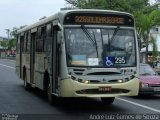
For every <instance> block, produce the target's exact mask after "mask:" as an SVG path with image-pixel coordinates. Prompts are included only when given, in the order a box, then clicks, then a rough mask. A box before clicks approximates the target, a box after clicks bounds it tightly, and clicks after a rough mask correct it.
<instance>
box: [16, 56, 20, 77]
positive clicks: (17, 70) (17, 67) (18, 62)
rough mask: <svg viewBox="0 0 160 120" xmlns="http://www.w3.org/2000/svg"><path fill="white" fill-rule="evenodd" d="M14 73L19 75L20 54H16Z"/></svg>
mask: <svg viewBox="0 0 160 120" xmlns="http://www.w3.org/2000/svg"><path fill="white" fill-rule="evenodd" d="M16 73H17V75H18V76H20V54H16Z"/></svg>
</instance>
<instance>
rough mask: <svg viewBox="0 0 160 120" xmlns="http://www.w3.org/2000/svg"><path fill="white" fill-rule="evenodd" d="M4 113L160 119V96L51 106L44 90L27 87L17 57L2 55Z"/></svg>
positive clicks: (21, 118) (24, 118)
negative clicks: (7, 57) (19, 74)
mask: <svg viewBox="0 0 160 120" xmlns="http://www.w3.org/2000/svg"><path fill="white" fill-rule="evenodd" d="M0 114H1V117H2V118H5V117H8V118H12V117H13V118H15V119H18V120H32V119H33V120H35V119H39V120H53V119H55V120H58V119H60V120H61V119H62V120H70V119H72V120H74V119H75V120H83V119H86V120H93V119H94V120H103V119H105V120H112V119H113V120H114V119H117V120H123V119H125V120H129V119H133V120H135V119H144V118H145V119H146V120H152V119H153V120H159V119H160V116H159V114H160V96H159V95H156V96H143V97H120V98H116V99H115V101H114V103H113V104H112V105H104V104H102V103H101V101H100V100H99V99H69V100H68V99H67V100H62V101H61V102H60V103H59V104H58V105H52V106H51V105H49V104H48V102H47V100H46V98H45V97H44V95H43V94H42V93H41V91H40V90H36V89H33V90H31V91H29V92H28V91H25V89H24V87H23V81H22V80H21V79H19V78H18V76H17V75H16V73H15V61H13V60H4V59H0ZM151 114H152V115H151ZM0 119H1V118H0Z"/></svg>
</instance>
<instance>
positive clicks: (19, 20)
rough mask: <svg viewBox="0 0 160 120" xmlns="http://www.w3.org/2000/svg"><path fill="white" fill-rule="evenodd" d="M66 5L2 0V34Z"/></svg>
mask: <svg viewBox="0 0 160 120" xmlns="http://www.w3.org/2000/svg"><path fill="white" fill-rule="evenodd" d="M150 1H151V3H153V2H154V1H155V0H150ZM66 6H67V4H66V2H65V0H0V36H2V37H6V38H7V32H6V29H10V30H12V29H13V27H17V28H19V27H20V26H24V25H30V24H33V23H35V22H37V21H38V20H39V19H40V18H42V17H44V16H46V17H47V16H51V15H53V14H54V13H56V12H58V11H60V8H64V7H66Z"/></svg>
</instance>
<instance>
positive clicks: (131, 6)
mask: <svg viewBox="0 0 160 120" xmlns="http://www.w3.org/2000/svg"><path fill="white" fill-rule="evenodd" d="M65 1H66V2H67V3H69V4H71V5H72V6H75V7H78V8H85V9H110V10H118V11H125V12H130V13H133V12H134V11H139V10H141V9H142V8H145V7H146V6H147V5H149V4H148V0H65Z"/></svg>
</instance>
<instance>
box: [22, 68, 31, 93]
mask: <svg viewBox="0 0 160 120" xmlns="http://www.w3.org/2000/svg"><path fill="white" fill-rule="evenodd" d="M23 80H24V88H25V90H27V91H29V90H30V85H29V83H28V82H27V75H26V72H25V70H24V72H23Z"/></svg>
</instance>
